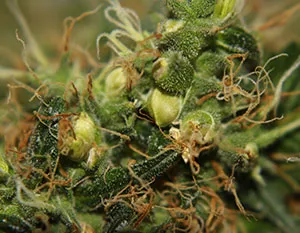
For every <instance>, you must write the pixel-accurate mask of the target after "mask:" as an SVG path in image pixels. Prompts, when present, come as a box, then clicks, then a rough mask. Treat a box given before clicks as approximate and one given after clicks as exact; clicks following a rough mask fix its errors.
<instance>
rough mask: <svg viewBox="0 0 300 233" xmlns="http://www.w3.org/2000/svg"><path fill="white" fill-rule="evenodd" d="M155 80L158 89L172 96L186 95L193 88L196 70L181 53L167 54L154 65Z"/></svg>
mask: <svg viewBox="0 0 300 233" xmlns="http://www.w3.org/2000/svg"><path fill="white" fill-rule="evenodd" d="M152 74H153V78H154V81H155V84H156V85H157V87H158V88H160V89H161V90H163V91H164V92H166V93H168V94H172V95H180V94H184V93H185V91H186V90H187V89H188V88H189V87H190V86H191V84H192V81H193V74H194V70H193V67H192V65H191V64H190V62H189V60H188V59H187V58H185V57H184V56H182V54H181V53H180V52H171V51H170V52H166V53H165V54H163V56H162V57H161V58H159V59H158V60H157V61H156V62H155V63H154V64H153V69H152Z"/></svg>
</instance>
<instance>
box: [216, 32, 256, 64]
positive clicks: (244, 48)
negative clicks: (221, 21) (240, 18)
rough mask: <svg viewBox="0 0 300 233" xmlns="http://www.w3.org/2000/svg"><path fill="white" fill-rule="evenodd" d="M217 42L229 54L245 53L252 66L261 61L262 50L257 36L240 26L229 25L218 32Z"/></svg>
mask: <svg viewBox="0 0 300 233" xmlns="http://www.w3.org/2000/svg"><path fill="white" fill-rule="evenodd" d="M216 44H217V45H218V47H219V48H221V49H222V50H224V51H226V52H227V53H229V54H245V55H246V59H247V60H248V62H249V63H250V64H251V66H252V67H254V68H255V67H256V66H257V64H259V62H260V52H259V49H258V46H257V41H256V40H255V38H254V37H253V36H252V35H251V34H249V33H248V32H246V31H245V30H244V29H242V28H239V27H229V28H226V29H224V30H222V31H220V32H218V34H217V40H216Z"/></svg>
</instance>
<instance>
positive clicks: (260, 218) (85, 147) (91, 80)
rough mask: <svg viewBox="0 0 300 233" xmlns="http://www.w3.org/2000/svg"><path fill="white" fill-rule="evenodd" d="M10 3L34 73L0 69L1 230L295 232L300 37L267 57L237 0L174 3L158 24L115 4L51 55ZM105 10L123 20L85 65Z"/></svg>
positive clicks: (169, 1)
mask: <svg viewBox="0 0 300 233" xmlns="http://www.w3.org/2000/svg"><path fill="white" fill-rule="evenodd" d="M7 3H8V6H9V8H10V10H11V11H12V12H13V14H14V15H15V17H16V19H17V20H18V21H19V23H20V26H21V29H22V30H21V31H20V32H18V31H17V32H16V39H17V41H18V42H20V45H21V46H23V54H22V55H23V56H22V57H23V62H24V64H25V66H26V67H27V71H20V70H17V69H6V68H3V67H2V68H1V77H4V78H5V79H6V84H8V88H9V93H8V95H7V96H6V97H2V102H3V103H2V104H1V122H2V125H3V127H2V134H3V140H2V141H1V160H0V193H1V196H0V232H16V233H21V232H36V233H37V232H74V233H75V232H82V233H87V232H89V233H90V232H107V233H108V232H149V233H154V232H157V233H158V232H194V233H196V232H202V233H204V232H207V233H210V232H254V231H256V232H286V233H290V232H298V231H299V228H300V219H299V214H300V211H299V210H300V208H299V206H300V199H299V195H300V193H299V190H300V189H299V188H300V186H299V182H300V173H299V171H300V169H299V168H300V167H299V161H300V158H299V157H298V156H299V151H300V147H299V142H300V132H299V130H298V131H297V129H299V127H300V113H299V106H300V105H299V97H297V95H299V88H300V83H299V81H298V80H297V78H299V77H297V76H299V66H300V56H299V54H300V44H296V43H295V44H291V45H290V46H289V47H288V48H287V49H286V51H285V52H284V53H280V54H270V53H265V54H264V53H263V48H264V45H263V44H260V43H259V33H257V32H252V31H250V30H249V29H248V28H247V24H246V23H245V21H244V20H243V18H242V17H241V15H240V12H241V9H242V1H240V0H189V1H188V0H166V1H165V15H164V16H161V17H157V18H160V22H159V23H158V25H157V27H156V28H157V29H156V30H155V31H147V30H143V29H142V28H141V23H140V20H139V17H138V16H137V14H136V13H135V12H134V11H132V10H130V9H127V8H123V7H122V6H121V5H120V3H119V2H118V1H117V0H108V3H109V5H108V6H106V5H105V4H104V5H103V6H102V5H101V6H99V7H98V8H97V9H95V10H94V11H91V12H85V13H83V14H82V15H81V16H79V17H77V18H68V19H67V20H66V30H65V35H64V40H63V42H64V50H63V52H62V54H61V59H60V60H59V62H51V61H50V60H49V59H48V58H47V56H45V55H44V52H43V50H41V49H40V48H39V45H38V44H37V43H36V41H35V40H34V37H33V36H32V34H31V33H30V30H29V27H28V25H27V24H26V22H25V19H24V17H22V14H21V11H20V9H19V7H18V5H17V2H16V1H13V0H12V1H7ZM298 8H299V7H298ZM97 11H104V13H105V16H106V19H107V20H108V22H110V23H112V24H114V25H115V26H116V27H117V28H116V29H114V30H113V31H111V32H110V33H107V32H105V33H101V34H99V36H98V37H97V39H96V38H95V40H96V43H97V54H98V58H97V59H99V60H98V61H97V62H95V60H93V58H92V57H91V56H90V55H88V54H87V52H85V53H84V54H85V57H86V64H90V65H87V67H89V68H86V69H80V67H81V66H79V65H78V62H77V61H78V60H77V57H76V56H78V53H77V55H76V53H75V52H74V50H75V48H74V46H72V45H71V44H70V35H71V32H72V29H73V27H74V25H75V23H76V22H77V21H79V20H81V19H83V18H84V17H87V16H89V15H91V14H93V13H96V12H97ZM95 23H98V24H99V22H95ZM23 35H24V38H23ZM104 42H106V45H107V46H109V47H110V48H111V50H112V56H111V58H109V59H108V60H107V61H106V60H105V59H106V58H105V57H104V56H103V52H102V51H103V44H104ZM287 56H288V57H287ZM91 64H92V65H91ZM9 78H13V79H11V80H9ZM1 88H2V87H1ZM297 90H298V91H297ZM297 153H298V155H297ZM297 229H298V230H297Z"/></svg>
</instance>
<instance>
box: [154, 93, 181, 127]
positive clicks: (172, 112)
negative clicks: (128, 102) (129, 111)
mask: <svg viewBox="0 0 300 233" xmlns="http://www.w3.org/2000/svg"><path fill="white" fill-rule="evenodd" d="M180 109H181V98H180V97H177V96H170V95H167V94H164V93H162V92H160V91H159V90H158V89H155V90H154V91H153V92H152V94H151V95H150V98H149V102H148V110H149V112H150V115H151V116H152V117H153V118H154V120H155V123H156V124H157V125H158V126H160V127H164V126H167V125H169V124H171V123H172V122H173V121H174V120H176V118H177V117H178V115H179V113H180Z"/></svg>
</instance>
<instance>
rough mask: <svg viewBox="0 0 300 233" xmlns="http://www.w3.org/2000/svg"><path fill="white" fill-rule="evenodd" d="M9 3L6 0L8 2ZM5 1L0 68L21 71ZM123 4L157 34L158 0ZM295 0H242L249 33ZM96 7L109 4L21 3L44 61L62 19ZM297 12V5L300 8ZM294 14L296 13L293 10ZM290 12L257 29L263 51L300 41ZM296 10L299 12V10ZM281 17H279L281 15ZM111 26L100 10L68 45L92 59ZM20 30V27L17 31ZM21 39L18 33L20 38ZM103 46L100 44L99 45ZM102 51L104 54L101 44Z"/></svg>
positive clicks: (56, 45)
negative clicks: (278, 21)
mask: <svg viewBox="0 0 300 233" xmlns="http://www.w3.org/2000/svg"><path fill="white" fill-rule="evenodd" d="M8 1H10V0H8ZM6 2H7V1H6V0H1V1H0V31H1V36H0V54H1V55H0V65H1V66H7V65H10V66H11V65H12V66H13V67H18V68H23V69H25V67H24V64H23V62H22V60H21V56H20V54H21V51H22V47H21V45H20V43H19V42H18V41H17V40H16V36H15V30H16V29H20V26H19V25H18V24H17V21H16V19H15V18H14V16H13V15H12V14H11V12H10V11H9V9H8V7H7V3H6ZM120 2H121V4H122V5H124V6H126V7H128V8H131V9H134V10H135V11H136V12H137V13H138V15H139V16H140V18H141V20H142V25H143V28H144V29H150V30H155V28H156V27H157V25H156V22H157V21H159V18H160V16H159V14H158V13H157V12H162V11H163V5H164V1H162V0H151V1H150V0H139V1H136V0H121V1H120ZM297 3H298V4H299V0H285V1H282V0H272V1H270V0H245V7H244V10H243V12H244V13H243V15H244V16H245V22H246V24H247V25H248V26H249V29H250V30H257V29H259V28H260V27H262V26H263V25H264V24H265V23H267V22H268V20H270V19H272V18H274V17H276V16H279V15H280V14H282V13H283V12H284V11H285V10H288V9H291V8H293V6H295V5H296V4H297ZM99 4H102V5H104V6H105V5H107V2H106V1H105V0H52V1H47V0H22V1H19V5H20V8H21V10H22V12H23V14H24V17H25V19H26V20H27V22H28V24H29V25H30V28H31V30H32V33H33V34H34V36H35V37H36V40H37V41H38V43H39V44H40V46H41V47H42V48H43V51H45V52H46V54H47V56H48V57H52V59H56V58H57V56H58V55H59V51H60V50H61V49H62V37H63V31H64V25H63V21H64V19H65V18H66V17H68V16H72V17H76V16H79V15H80V14H82V13H83V12H86V11H90V10H92V9H95V8H96V7H97V6H98V5H99ZM298 8H299V6H298ZM296 10H297V9H296ZM296 10H294V12H291V14H290V15H291V17H288V19H287V21H286V22H283V25H281V26H276V27H272V28H268V29H265V30H260V33H259V37H260V39H261V44H262V45H263V48H264V49H265V50H266V51H272V52H279V51H281V50H282V49H283V48H284V47H286V46H287V44H289V43H290V42H291V41H298V42H300V30H299V29H300V26H299V24H298V22H299V20H300V14H299V13H298V14H297V11H296ZM298 12H299V9H298ZM281 18H282V17H281ZM112 27H113V26H112V25H111V24H108V22H107V20H105V18H104V14H103V10H101V9H100V10H99V11H98V13H96V14H94V15H91V16H89V17H86V18H85V19H83V20H82V21H80V22H78V23H77V24H76V26H75V28H74V30H73V31H72V36H71V43H74V44H78V45H80V46H81V47H82V48H84V49H87V50H88V51H90V52H91V54H92V55H93V56H95V57H96V42H95V41H96V37H97V35H98V34H99V33H101V32H103V31H107V32H109V31H111V29H112ZM20 30H21V29H20ZM21 36H22V35H21ZM103 44H104V43H103ZM102 53H103V55H104V54H108V53H109V49H108V48H107V47H105V46H104V48H103V49H102Z"/></svg>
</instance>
